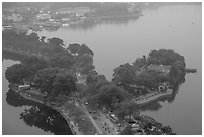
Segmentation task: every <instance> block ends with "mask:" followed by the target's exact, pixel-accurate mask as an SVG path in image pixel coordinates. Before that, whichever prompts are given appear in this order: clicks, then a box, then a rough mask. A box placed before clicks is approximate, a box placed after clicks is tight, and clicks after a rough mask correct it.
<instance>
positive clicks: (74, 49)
mask: <svg viewBox="0 0 204 137" xmlns="http://www.w3.org/2000/svg"><path fill="white" fill-rule="evenodd" d="M67 49H68V50H69V51H70V53H71V54H74V55H77V56H82V55H84V54H88V55H90V56H91V57H93V55H94V53H93V51H92V50H91V49H90V48H89V47H88V46H87V45H85V44H82V45H79V44H77V43H73V44H70V45H69V47H68V48H67Z"/></svg>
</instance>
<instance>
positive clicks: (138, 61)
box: [133, 56, 147, 70]
mask: <svg viewBox="0 0 204 137" xmlns="http://www.w3.org/2000/svg"><path fill="white" fill-rule="evenodd" d="M145 65H147V60H146V57H145V56H143V58H137V59H136V60H135V62H133V67H134V69H135V70H138V69H139V68H141V67H143V66H145Z"/></svg>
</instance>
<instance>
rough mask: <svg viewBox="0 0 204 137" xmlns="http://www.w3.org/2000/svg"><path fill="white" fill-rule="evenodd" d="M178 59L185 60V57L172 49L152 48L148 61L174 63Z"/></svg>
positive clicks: (150, 62) (152, 62) (165, 63)
mask: <svg viewBox="0 0 204 137" xmlns="http://www.w3.org/2000/svg"><path fill="white" fill-rule="evenodd" d="M177 60H181V61H183V62H184V57H183V56H181V55H179V54H178V53H175V52H174V51H173V50H171V49H160V50H152V51H151V52H150V53H149V56H148V59H147V62H148V64H162V65H173V63H174V62H175V61H177Z"/></svg>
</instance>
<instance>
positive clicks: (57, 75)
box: [34, 68, 76, 97]
mask: <svg viewBox="0 0 204 137" xmlns="http://www.w3.org/2000/svg"><path fill="white" fill-rule="evenodd" d="M75 82H76V76H75V75H74V74H73V73H72V72H71V71H69V70H66V69H59V68H46V69H43V70H41V71H39V72H38V73H37V74H36V75H35V78H34V83H35V84H36V85H37V87H39V88H40V89H41V90H42V92H46V93H47V94H48V95H50V96H52V97H56V96H58V95H59V94H64V95H69V94H70V93H71V92H75V90H76V83H75Z"/></svg>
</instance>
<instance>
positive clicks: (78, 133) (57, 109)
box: [10, 88, 83, 135]
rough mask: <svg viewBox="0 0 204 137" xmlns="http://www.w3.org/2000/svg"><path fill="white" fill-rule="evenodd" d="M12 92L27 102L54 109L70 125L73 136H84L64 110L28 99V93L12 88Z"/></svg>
mask: <svg viewBox="0 0 204 137" xmlns="http://www.w3.org/2000/svg"><path fill="white" fill-rule="evenodd" d="M10 89H11V90H13V91H14V92H16V93H18V94H19V95H20V96H21V97H23V98H25V99H27V100H30V101H33V102H37V103H40V104H43V105H45V106H47V107H50V108H52V109H54V110H55V111H57V112H58V113H60V115H61V116H62V117H63V118H64V119H65V120H66V122H67V124H68V125H69V128H70V130H71V132H72V134H73V135H83V133H81V132H80V131H79V130H78V127H77V126H75V124H73V123H74V121H72V120H71V119H70V118H68V117H67V116H66V115H65V114H64V113H63V112H62V110H60V108H57V107H54V106H51V105H48V104H47V103H45V102H43V101H42V100H37V99H35V98H31V97H28V96H26V92H25V93H21V92H19V91H18V90H16V89H14V88H10Z"/></svg>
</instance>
